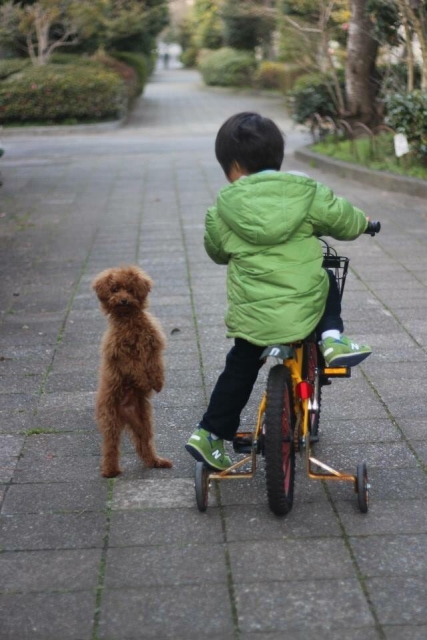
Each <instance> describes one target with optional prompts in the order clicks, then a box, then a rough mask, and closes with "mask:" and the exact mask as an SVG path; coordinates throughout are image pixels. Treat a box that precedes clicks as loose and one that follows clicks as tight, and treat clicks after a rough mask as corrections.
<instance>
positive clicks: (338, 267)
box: [320, 238, 350, 300]
mask: <svg viewBox="0 0 427 640" xmlns="http://www.w3.org/2000/svg"><path fill="white" fill-rule="evenodd" d="M320 241H321V243H322V244H323V267H324V269H329V270H330V271H332V272H333V274H334V275H335V278H336V281H337V284H338V289H339V292H340V300H341V299H342V296H343V293H344V286H345V280H346V278H347V272H348V263H349V262H350V260H349V258H346V257H345V256H339V255H338V254H337V252H336V250H335V249H334V248H333V247H331V246H330V245H329V244H328V243H327V242H326V240H323V239H322V238H320Z"/></svg>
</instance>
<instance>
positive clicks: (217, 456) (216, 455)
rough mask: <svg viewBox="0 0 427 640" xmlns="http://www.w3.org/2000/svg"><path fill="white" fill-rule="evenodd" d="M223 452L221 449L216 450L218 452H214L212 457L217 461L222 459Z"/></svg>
mask: <svg viewBox="0 0 427 640" xmlns="http://www.w3.org/2000/svg"><path fill="white" fill-rule="evenodd" d="M221 455H222V454H221V451H220V450H219V449H216V451H212V457H213V458H215V460H218V458H220V457H221Z"/></svg>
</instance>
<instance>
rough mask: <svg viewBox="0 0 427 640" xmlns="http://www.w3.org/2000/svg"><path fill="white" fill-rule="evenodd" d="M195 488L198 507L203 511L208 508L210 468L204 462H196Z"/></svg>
mask: <svg viewBox="0 0 427 640" xmlns="http://www.w3.org/2000/svg"><path fill="white" fill-rule="evenodd" d="M194 488H195V490H196V503H197V508H198V510H199V511H201V512H202V513H203V512H204V511H206V509H207V508H208V496H209V468H208V467H207V466H206V464H205V463H204V462H196V469H195V478H194Z"/></svg>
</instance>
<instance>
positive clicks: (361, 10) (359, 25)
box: [345, 0, 379, 124]
mask: <svg viewBox="0 0 427 640" xmlns="http://www.w3.org/2000/svg"><path fill="white" fill-rule="evenodd" d="M366 4H367V0H350V9H351V19H350V25H349V34H348V41H347V63H346V70H345V90H346V96H347V105H348V109H349V114H348V115H349V116H350V117H351V118H357V119H359V120H361V121H362V122H364V123H366V124H369V123H372V122H374V121H375V119H376V108H375V84H374V76H375V62H376V58H377V52H378V46H379V45H378V42H377V41H376V40H375V39H374V38H373V37H372V35H371V34H372V23H371V21H370V19H369V16H368V15H367V13H366Z"/></svg>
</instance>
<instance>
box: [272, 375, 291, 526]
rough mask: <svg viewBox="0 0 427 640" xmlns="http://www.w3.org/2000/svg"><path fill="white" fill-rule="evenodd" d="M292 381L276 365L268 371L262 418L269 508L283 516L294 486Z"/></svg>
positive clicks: (287, 510) (288, 507)
mask: <svg viewBox="0 0 427 640" xmlns="http://www.w3.org/2000/svg"><path fill="white" fill-rule="evenodd" d="M294 422H295V419H294V412H293V393H292V380H291V375H290V372H289V370H288V369H287V368H286V367H285V366H283V365H281V364H279V365H276V366H274V367H272V368H271V369H270V372H269V374H268V380H267V404H266V409H265V415H264V431H265V433H264V456H265V472H266V483H267V498H268V505H269V507H270V509H271V511H272V512H273V513H274V514H276V515H278V516H284V515H286V514H287V513H289V511H290V510H291V509H292V505H293V499H294V483H295V446H294V435H293V428H294Z"/></svg>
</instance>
